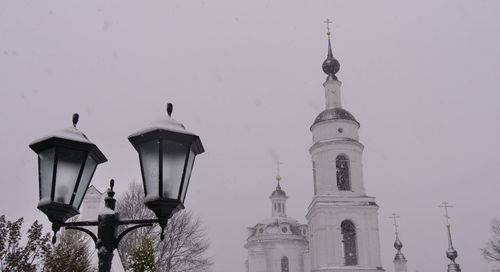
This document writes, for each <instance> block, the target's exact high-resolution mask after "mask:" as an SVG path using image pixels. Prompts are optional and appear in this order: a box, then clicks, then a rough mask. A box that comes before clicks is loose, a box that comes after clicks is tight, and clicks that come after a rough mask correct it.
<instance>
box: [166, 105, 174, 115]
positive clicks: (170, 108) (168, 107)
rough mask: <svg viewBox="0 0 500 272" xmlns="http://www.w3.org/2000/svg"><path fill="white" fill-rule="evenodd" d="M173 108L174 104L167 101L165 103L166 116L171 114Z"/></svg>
mask: <svg viewBox="0 0 500 272" xmlns="http://www.w3.org/2000/svg"><path fill="white" fill-rule="evenodd" d="M173 110H174V105H172V103H168V104H167V113H168V116H169V117H170V116H172V111H173Z"/></svg>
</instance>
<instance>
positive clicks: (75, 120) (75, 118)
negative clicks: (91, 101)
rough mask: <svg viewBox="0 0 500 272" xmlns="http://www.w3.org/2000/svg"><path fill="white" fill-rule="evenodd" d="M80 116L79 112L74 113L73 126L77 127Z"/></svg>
mask: <svg viewBox="0 0 500 272" xmlns="http://www.w3.org/2000/svg"><path fill="white" fill-rule="evenodd" d="M79 117H80V116H79V115H78V113H73V126H74V127H76V124H78V118H79Z"/></svg>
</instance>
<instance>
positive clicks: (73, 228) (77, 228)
mask: <svg viewBox="0 0 500 272" xmlns="http://www.w3.org/2000/svg"><path fill="white" fill-rule="evenodd" d="M65 229H72V230H79V231H83V232H85V233H86V234H88V235H89V236H90V238H92V240H93V241H94V244H95V243H97V236H96V235H95V234H94V233H93V232H92V231H90V230H88V229H85V228H80V227H71V226H66V227H65Z"/></svg>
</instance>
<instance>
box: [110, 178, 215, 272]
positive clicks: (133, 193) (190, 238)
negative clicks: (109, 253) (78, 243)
mask: <svg viewBox="0 0 500 272" xmlns="http://www.w3.org/2000/svg"><path fill="white" fill-rule="evenodd" d="M143 198H144V190H143V188H142V186H141V185H139V184H137V183H132V184H130V186H129V190H128V192H126V193H125V194H124V195H123V196H122V197H121V198H120V199H119V201H118V202H117V210H118V212H119V213H120V216H121V217H122V218H129V219H139V218H141V219H144V218H155V216H154V213H153V212H152V211H151V210H149V209H148V208H147V207H146V206H145V205H144V204H143ZM159 232H160V229H159V228H158V227H156V228H153V227H146V228H140V229H138V230H135V231H133V232H131V233H129V234H128V235H126V236H125V237H124V238H123V240H122V241H121V242H120V245H119V246H118V251H119V253H120V257H121V259H122V260H128V259H129V256H130V254H131V252H132V249H133V248H135V247H136V246H137V245H140V244H142V243H143V240H144V237H151V238H152V240H153V246H154V248H155V251H154V254H155V264H156V267H157V270H158V271H159V272H205V271H210V267H211V266H212V261H211V260H210V259H209V258H207V257H206V256H205V255H206V252H207V250H208V248H209V246H210V242H209V241H208V239H207V238H206V234H205V231H204V229H203V226H202V223H201V221H200V220H199V219H198V218H195V217H194V215H193V213H192V212H190V211H185V210H184V211H180V212H178V213H176V214H174V216H172V218H171V219H170V220H169V221H168V224H167V227H166V228H165V239H164V240H163V241H160V234H159ZM124 266H125V267H127V266H128V264H124Z"/></svg>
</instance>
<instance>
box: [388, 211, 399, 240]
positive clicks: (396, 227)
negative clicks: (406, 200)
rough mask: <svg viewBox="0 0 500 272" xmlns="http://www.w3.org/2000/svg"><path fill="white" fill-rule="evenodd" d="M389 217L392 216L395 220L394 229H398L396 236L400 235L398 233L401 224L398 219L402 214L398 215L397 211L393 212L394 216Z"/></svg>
mask: <svg viewBox="0 0 500 272" xmlns="http://www.w3.org/2000/svg"><path fill="white" fill-rule="evenodd" d="M389 218H391V219H393V220H394V224H393V225H394V230H395V231H396V236H398V234H399V231H398V227H399V225H398V221H397V219H398V218H400V216H399V215H397V214H396V213H392V216H389Z"/></svg>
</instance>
